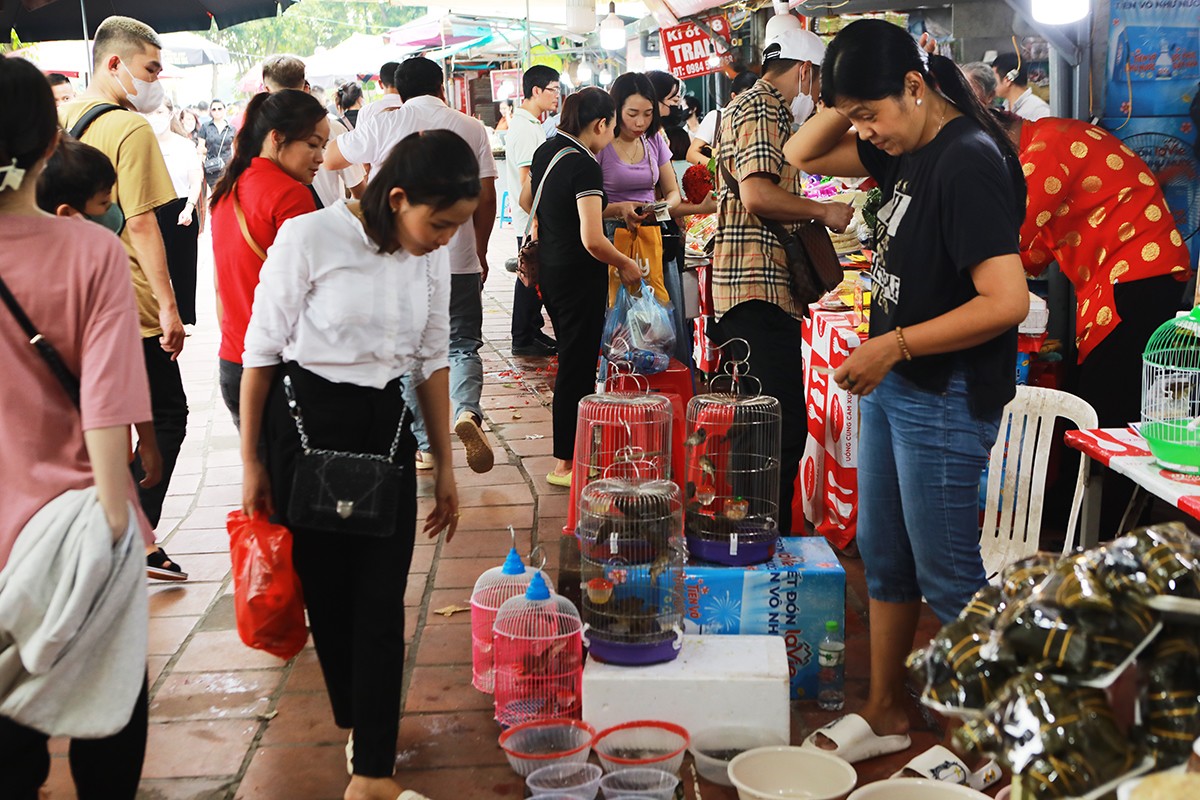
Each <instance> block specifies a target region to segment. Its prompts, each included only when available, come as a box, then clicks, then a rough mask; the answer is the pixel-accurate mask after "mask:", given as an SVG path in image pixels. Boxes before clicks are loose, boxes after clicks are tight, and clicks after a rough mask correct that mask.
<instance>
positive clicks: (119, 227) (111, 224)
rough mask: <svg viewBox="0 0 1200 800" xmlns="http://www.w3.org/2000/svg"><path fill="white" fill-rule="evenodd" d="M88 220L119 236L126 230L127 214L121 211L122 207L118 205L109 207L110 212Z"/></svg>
mask: <svg viewBox="0 0 1200 800" xmlns="http://www.w3.org/2000/svg"><path fill="white" fill-rule="evenodd" d="M88 219H90V220H91V221H92V222H95V223H96V224H97V225H103V226H104V227H106V228H108V229H109V230H110V231H112V232H113V233H115V234H117V235H118V236H120V235H121V231H123V230H125V212H124V211H122V210H121V206H120V205H118V204H117V203H113V204H112V205H111V206H109V207H108V211H105V212H104V213H103V214H101V215H100V216H98V217H92V216H89V217H88Z"/></svg>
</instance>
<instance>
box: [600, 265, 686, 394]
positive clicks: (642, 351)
mask: <svg viewBox="0 0 1200 800" xmlns="http://www.w3.org/2000/svg"><path fill="white" fill-rule="evenodd" d="M603 343H604V356H605V358H607V359H608V360H609V361H611V362H613V363H614V364H619V365H621V366H623V367H625V368H626V369H629V370H632V371H633V372H636V373H638V374H640V375H654V374H656V373H659V372H662V371H663V370H665V369H666V368H667V365H668V364H670V363H671V353H673V352H674V351H675V326H674V323H673V322H672V321H671V308H670V306H669V305H666V306H664V305H662V304H661V303H659V302H658V300H657V299H655V297H654V291H653V290H652V289H651V288H650V285H649V284H647V283H646V282H645V281H642V288H641V296H640V297H639V296H635V295H633V294H631V293H630V291H629V289H628V288H627V287H625V286H621V288H620V289H619V290H618V291H617V299H616V301H615V302H614V303H613V306H612V308H610V309H609V310H608V318H607V319H605V321H604V339H603Z"/></svg>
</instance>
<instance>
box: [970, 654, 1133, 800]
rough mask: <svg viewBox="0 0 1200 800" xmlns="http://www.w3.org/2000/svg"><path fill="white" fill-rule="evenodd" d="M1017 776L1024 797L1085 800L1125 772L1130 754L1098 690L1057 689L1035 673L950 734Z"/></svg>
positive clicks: (1021, 678)
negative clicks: (1078, 797) (1080, 797)
mask: <svg viewBox="0 0 1200 800" xmlns="http://www.w3.org/2000/svg"><path fill="white" fill-rule="evenodd" d="M955 737H956V738H957V739H958V740H959V743H960V744H962V745H963V746H964V747H966V748H967V749H968V750H976V751H981V752H984V753H987V754H988V755H990V756H992V757H993V758H995V759H997V760H998V761H1000V763H1001V764H1003V765H1004V766H1006V767H1007V768H1009V769H1011V770H1012V772H1013V773H1014V775H1016V776H1018V778H1019V780H1020V781H1021V785H1022V788H1023V789H1024V790H1025V795H1024V796H1025V797H1034V798H1039V799H1040V798H1063V797H1077V796H1079V795H1083V794H1086V793H1087V792H1089V791H1092V790H1093V789H1096V788H1098V787H1100V786H1103V785H1104V784H1106V783H1108V782H1109V781H1112V780H1114V779H1116V778H1118V777H1120V776H1122V775H1124V774H1125V773H1127V772H1129V771H1130V769H1131V768H1132V767H1133V765H1134V764H1135V763H1136V761H1137V754H1136V753H1135V751H1134V750H1133V748H1132V747H1131V745H1130V743H1129V741H1128V739H1127V738H1126V737H1125V736H1124V735H1122V733H1121V731H1120V729H1119V728H1118V727H1117V724H1116V720H1115V719H1114V717H1113V713H1112V709H1111V708H1110V707H1109V705H1108V699H1107V697H1106V696H1105V694H1104V692H1103V691H1102V690H1099V689H1088V688H1077V687H1069V686H1064V685H1062V684H1058V683H1055V682H1053V681H1050V680H1047V677H1046V676H1045V675H1042V674H1039V673H1036V672H1031V671H1027V672H1023V673H1021V674H1019V675H1017V676H1016V677H1014V678H1012V679H1011V680H1009V681H1008V682H1007V683H1006V684H1005V685H1004V687H1003V688H1002V689H1001V690H1000V692H999V694H998V696H997V698H996V699H995V700H994V701H993V702H992V703H990V704H989V705H988V706H987V708H986V709H985V713H984V716H983V717H981V718H979V719H968V720H967V721H966V722H965V723H964V724H963V726H962V727H961V728H959V729H958V731H957V732H956V733H955Z"/></svg>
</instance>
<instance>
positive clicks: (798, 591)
mask: <svg viewBox="0 0 1200 800" xmlns="http://www.w3.org/2000/svg"><path fill="white" fill-rule="evenodd" d="M831 619H832V620H836V621H837V623H838V625H839V626H841V629H842V630H843V631H844V630H845V624H846V572H845V570H843V569H842V565H841V564H840V563H839V562H838V559H837V556H836V555H834V552H833V548H832V547H830V546H829V543H828V542H827V541H825V539H823V538H821V537H818V536H792V537H784V538H782V539H780V543H779V547H778V549H777V550H776V553H775V557H774V558H773V559H771V560H770V561H768V562H767V563H765V564H757V565H755V566H751V567H724V566H720V565H717V564H706V563H701V562H691V561H689V563H688V565H687V567H686V569H685V571H684V632H685V633H689V634H699V633H703V634H726V635H728V634H754V635H763V634H766V635H771V636H781V637H783V640H784V645H785V646H786V649H787V657H788V675H789V679H790V681H791V696H792V699H796V700H815V699H816V697H817V646H818V645H819V644H820V641H821V639H822V638H823V637H824V636H825V622H826V621H827V620H831Z"/></svg>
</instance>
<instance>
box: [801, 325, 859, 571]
mask: <svg viewBox="0 0 1200 800" xmlns="http://www.w3.org/2000/svg"><path fill="white" fill-rule="evenodd" d="M810 312H811V313H810V317H809V319H807V320H805V322H804V341H803V358H804V394H805V397H806V398H807V402H806V405H807V407H808V440H807V443H806V445H805V448H804V457H803V458H802V459H801V461H800V474H799V475H798V476H797V479H796V494H795V499H794V501H793V503H792V519H793V523H792V528H793V532H796V533H800V532H803V523H802V522H801V519H802V518H803V519H807V520H808V521H809V522H810V523H812V525H813V527H815V528H816V530H817V532H818V533H820V534H821V535H822V536H824V537H825V538H826V539H828V540H829V542H830V543H831V544H832V545H833V546H834V547H836V548H838V549H843V548H845V547H846V545H848V544H849V543H850V542H851V541H852V540H853V539H854V535H855V532H856V529H857V524H858V397H856V396H855V395H852V394H850V393H849V392H846V391H843V390H841V389H839V388H838V387H837V386H836V385H835V384H834V383H833V376H832V371H833V370H836V369H837V368H838V367H840V366H841V365H842V364H843V363H845V361H846V359H847V358H849V357H850V354H851V353H852V352H854V349H855V348H856V347H858V346H859V345H860V344H861V343H862V342H863V341H864V340H865V339H866V338H867V337H866V335H865V334H859V333H856V332H855V329H856V328H857V326H858V318H857V314H856V313H855V312H853V311H822V310H821V309H819V308H817V307H816V306H813V307H812V308H811V309H810Z"/></svg>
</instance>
